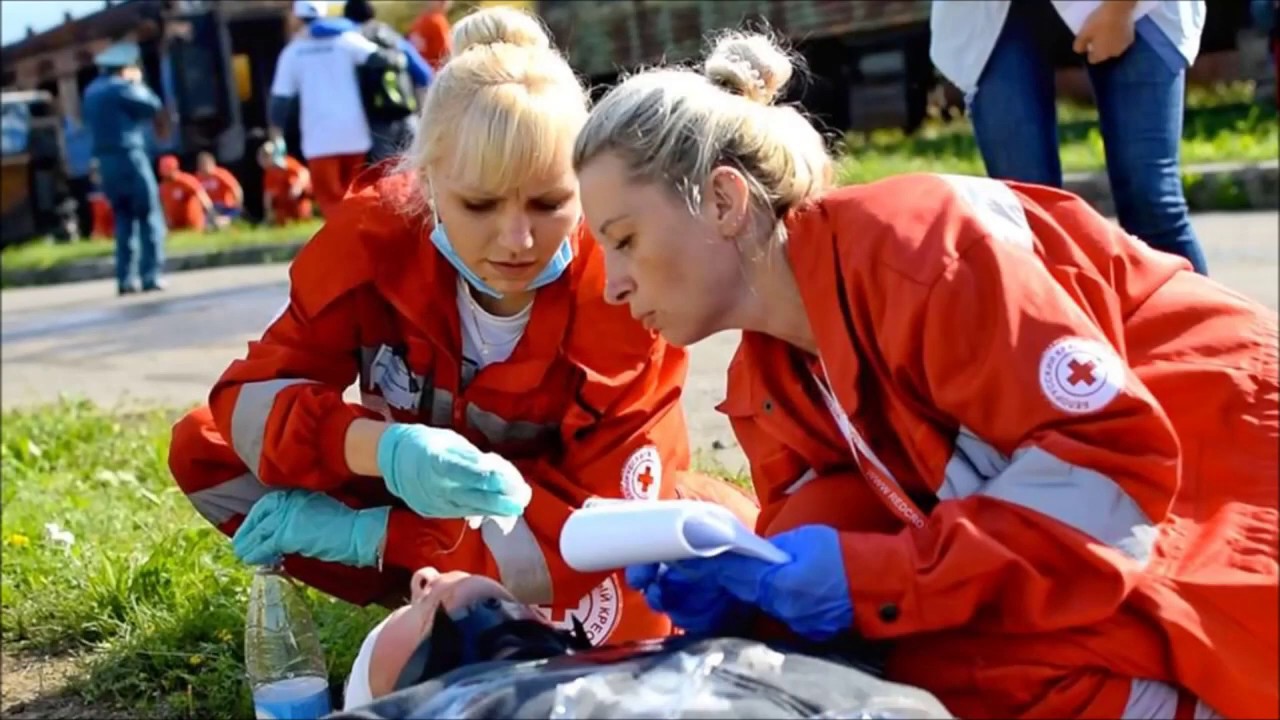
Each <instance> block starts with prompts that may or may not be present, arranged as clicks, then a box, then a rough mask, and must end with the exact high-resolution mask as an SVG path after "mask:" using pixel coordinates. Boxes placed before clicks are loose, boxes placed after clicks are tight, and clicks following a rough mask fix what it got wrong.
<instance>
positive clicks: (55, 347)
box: [0, 212, 1280, 469]
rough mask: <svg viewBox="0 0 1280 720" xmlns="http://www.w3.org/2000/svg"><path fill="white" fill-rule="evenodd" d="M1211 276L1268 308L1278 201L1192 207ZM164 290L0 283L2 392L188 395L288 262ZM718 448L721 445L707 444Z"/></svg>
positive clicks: (714, 392) (234, 349) (709, 382)
mask: <svg viewBox="0 0 1280 720" xmlns="http://www.w3.org/2000/svg"><path fill="white" fill-rule="evenodd" d="M1194 223H1195V227H1196V231H1197V232H1198V233H1199V236H1200V238H1201V241H1202V242H1203V243H1204V244H1205V249H1206V251H1207V253H1208V257H1209V266H1210V272H1211V273H1212V275H1213V277H1214V278H1216V279H1217V280H1219V281H1220V282H1223V283H1225V284H1226V285H1228V286H1230V287H1232V288H1234V289H1236V290H1238V291H1240V292H1243V293H1245V294H1247V295H1250V296H1252V297H1254V298H1257V299H1258V300H1260V301H1262V302H1263V303H1265V304H1267V305H1268V306H1270V307H1271V308H1272V309H1276V307H1277V302H1278V300H1280V280H1278V278H1280V258H1278V255H1280V225H1278V219H1277V216H1276V214H1275V213H1270V212H1256V213H1209V214H1203V215H1197V216H1195V217H1194ZM170 282H171V289H170V290H169V291H168V292H167V293H164V294H162V295H142V296H133V297H128V298H124V299H119V298H116V297H115V294H114V282H113V281H110V280H102V281H92V282H85V283H76V284H71V285H57V286H50V287H40V288H25V289H16V290H5V291H3V293H0V400H2V401H3V407H4V408H5V409H6V410H7V409H10V408H14V407H18V406H23V405H30V404H34V403H41V402H46V401H49V400H52V399H55V398H57V397H58V395H59V394H61V393H66V394H69V395H78V396H84V397H88V398H90V399H92V400H94V401H96V402H98V403H101V404H104V405H107V406H116V407H122V406H123V407H127V406H129V405H133V404H157V403H158V404H164V405H172V406H190V405H194V404H195V403H198V402H200V401H201V400H202V399H203V398H204V397H205V395H206V393H207V392H208V389H209V387H210V385H211V384H212V383H213V381H214V380H215V379H216V378H217V377H218V375H219V374H220V373H221V372H222V370H223V368H225V367H226V365H227V364H228V363H229V362H230V361H231V360H232V359H234V358H235V357H237V356H239V355H241V354H243V353H244V351H245V348H246V343H247V342H248V341H250V340H251V339H254V338H256V337H257V336H258V335H259V334H260V333H261V331H262V329H263V327H264V326H265V325H266V323H267V322H268V321H269V320H270V319H271V317H272V316H273V315H274V314H275V312H276V311H277V310H278V309H279V308H280V306H281V305H282V303H283V302H284V300H285V298H286V296H287V292H288V278H287V275H286V266H285V265H265V266H251V267H233V268H219V269H213V270H203V271H194V272H185V273H179V274H175V275H173V276H171V277H170ZM736 343H737V333H722V334H720V335H718V336H715V337H712V338H709V339H707V340H705V341H703V342H701V343H698V344H697V345H696V346H694V347H693V348H692V368H691V371H690V378H689V382H688V384H687V386H686V398H687V399H686V412H687V414H688V417H689V425H690V432H691V435H692V438H693V440H694V443H695V447H696V448H698V449H699V450H700V451H702V452H703V453H704V454H706V455H709V456H711V457H714V458H715V459H717V460H719V461H720V462H722V463H723V464H725V465H726V466H727V467H728V468H730V469H737V468H739V467H741V463H742V459H741V458H742V456H741V453H740V451H739V450H738V448H737V445H736V443H735V442H734V440H733V434H732V432H731V431H730V430H729V426H728V423H727V422H726V421H725V419H724V418H723V417H722V416H721V415H719V413H717V412H715V405H716V403H718V402H719V401H720V400H721V399H722V398H723V396H724V368H725V365H726V364H727V362H728V360H729V358H730V356H731V355H732V353H733V349H734V347H735V345H736ZM713 448H719V449H713Z"/></svg>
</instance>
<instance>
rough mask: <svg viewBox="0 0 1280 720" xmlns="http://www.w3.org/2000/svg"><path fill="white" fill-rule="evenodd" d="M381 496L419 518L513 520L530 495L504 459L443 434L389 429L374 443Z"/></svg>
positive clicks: (425, 429)
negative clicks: (505, 517)
mask: <svg viewBox="0 0 1280 720" xmlns="http://www.w3.org/2000/svg"><path fill="white" fill-rule="evenodd" d="M378 470H379V471H381V472H382V477H383V480H385V481H386V484H387V490H389V491H391V493H392V494H394V495H395V496H396V497H398V498H400V499H401V500H404V502H405V504H406V505H408V506H409V508H410V509H412V510H413V511H414V512H416V513H418V514H419V515H421V516H423V517H439V518H460V517H471V516H476V515H508V516H514V515H519V514H520V513H522V512H524V508H525V506H526V505H528V504H529V500H530V499H532V497H533V491H532V489H531V488H530V487H529V484H528V483H526V482H525V481H524V478H523V477H522V476H521V475H520V471H519V470H517V469H516V466H515V465H512V464H511V463H510V462H509V461H508V460H507V459H506V458H504V457H502V456H501V455H496V454H494V453H485V452H480V450H479V448H477V447H476V446H475V445H472V444H471V442H470V441H469V440H467V439H466V438H464V437H462V436H461V435H459V434H458V433H456V432H454V431H452V430H448V429H445V428H436V427H429V426H427V425H409V424H394V425H392V426H391V427H388V428H387V429H386V430H385V431H383V433H382V437H381V439H379V440H378Z"/></svg>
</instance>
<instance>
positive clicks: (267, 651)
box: [244, 567, 331, 719]
mask: <svg viewBox="0 0 1280 720" xmlns="http://www.w3.org/2000/svg"><path fill="white" fill-rule="evenodd" d="M244 660H245V666H246V669H247V671H248V675H249V686H250V687H251V688H252V689H253V707H254V712H255V714H256V716H257V717H259V718H271V719H274V718H281V719H283V718H308V719H311V718H318V717H320V716H321V715H326V714H328V713H329V712H330V710H331V707H330V704H329V673H328V672H327V671H326V670H325V662H324V650H323V649H322V648H321V647H320V638H319V635H318V634H317V633H316V626H315V622H314V621H313V620H312V619H311V612H310V611H309V610H307V606H306V603H305V602H304V599H303V597H302V593H300V592H298V589H297V588H295V587H294V586H293V584H292V583H291V582H290V581H289V579H288V578H287V577H286V576H285V575H284V572H283V571H282V570H281V569H280V568H273V567H263V568H260V569H259V570H258V572H257V573H256V574H255V575H254V576H253V585H252V586H251V587H250V589H249V611H248V615H247V617H246V618H245V628H244Z"/></svg>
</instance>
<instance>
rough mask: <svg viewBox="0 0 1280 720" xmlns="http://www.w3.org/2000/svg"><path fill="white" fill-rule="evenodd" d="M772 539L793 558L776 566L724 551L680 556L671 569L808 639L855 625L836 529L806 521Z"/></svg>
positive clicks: (833, 634) (826, 637)
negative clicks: (741, 603)
mask: <svg viewBox="0 0 1280 720" xmlns="http://www.w3.org/2000/svg"><path fill="white" fill-rule="evenodd" d="M769 542H771V543H773V544H774V545H775V546H777V547H778V548H779V549H781V550H782V551H784V552H786V553H787V554H788V555H790V556H791V561H790V562H785V563H780V564H776V565H775V564H773V563H768V562H765V561H764V560H757V559H755V558H753V557H747V556H746V555H740V554H738V553H733V552H726V553H722V554H720V555H717V556H716V557H711V558H697V559H694V560H681V561H680V562H678V563H673V564H672V565H671V569H670V570H669V571H668V573H669V572H671V571H672V570H678V571H679V572H680V573H681V574H682V575H683V576H685V577H687V578H690V579H691V581H692V582H694V583H696V587H698V588H699V589H700V591H702V590H701V588H705V587H707V586H708V585H711V586H714V587H718V588H722V589H723V591H727V592H728V593H729V594H730V595H732V596H733V597H735V598H737V599H738V600H740V601H742V602H744V603H747V604H748V605H752V606H754V607H758V608H760V610H762V611H764V612H765V613H766V614H768V615H771V616H773V617H775V618H777V619H778V620H781V621H782V622H784V623H786V624H787V626H788V627H790V628H791V630H792V631H793V632H795V633H796V634H798V635H800V636H801V637H804V638H806V639H808V640H814V641H821V640H828V639H830V638H831V637H833V636H835V635H836V634H838V633H840V632H842V631H845V630H848V629H850V628H851V627H853V602H852V601H851V600H850V598H849V581H848V579H847V577H846V575H845V572H844V556H843V555H842V553H841V552H840V536H839V534H838V533H837V532H836V531H835V529H834V528H831V527H829V526H826V525H805V526H803V527H798V528H796V529H794V530H788V531H787V532H784V533H781V534H779V535H775V536H774V537H771V538H769ZM708 581H710V583H708ZM704 592H709V594H711V593H714V592H715V591H714V590H711V591H704Z"/></svg>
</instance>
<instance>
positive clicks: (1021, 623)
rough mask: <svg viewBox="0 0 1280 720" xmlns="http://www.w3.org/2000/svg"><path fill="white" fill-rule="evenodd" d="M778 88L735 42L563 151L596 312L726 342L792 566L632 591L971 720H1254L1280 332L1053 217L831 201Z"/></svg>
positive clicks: (726, 566) (938, 185) (627, 88)
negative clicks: (594, 245)
mask: <svg viewBox="0 0 1280 720" xmlns="http://www.w3.org/2000/svg"><path fill="white" fill-rule="evenodd" d="M791 72H792V70H791V65H790V62H789V60H788V58H787V55H786V54H785V53H783V52H782V51H781V50H779V49H778V48H777V47H776V46H775V45H774V44H773V43H772V42H771V41H770V40H769V39H768V38H765V37H762V36H759V35H749V34H741V33H732V34H729V35H727V36H725V37H724V38H722V39H721V40H720V41H719V42H718V43H717V44H716V46H715V49H714V51H713V52H712V53H711V55H710V57H708V58H707V60H706V61H705V63H704V66H703V68H702V72H697V71H694V70H691V69H682V68H668V69H656V70H651V71H647V72H642V73H640V74H637V75H635V76H633V77H630V78H627V79H626V80H624V81H623V82H622V83H620V84H619V85H618V86H617V87H615V88H613V89H612V90H611V91H610V92H609V93H608V94H607V95H605V97H604V98H603V99H601V100H600V102H599V103H598V104H597V105H596V107H595V108H594V109H593V110H592V112H591V117H590V118H589V119H588V120H587V123H586V125H585V126H584V127H583V129H582V131H581V132H580V133H579V135H578V140H577V146H576V148H575V151H574V165H575V167H576V168H577V170H578V174H579V178H580V179H581V182H582V188H583V190H582V198H583V209H584V212H585V214H586V217H587V220H588V223H589V225H590V227H591V229H592V231H593V232H594V233H595V236H596V237H597V238H598V239H599V240H600V242H601V245H602V246H603V248H604V254H605V265H606V267H607V269H608V280H607V283H606V289H605V292H606V293H607V295H608V299H609V301H610V302H614V303H618V304H625V305H627V306H628V307H629V308H630V311H631V314H632V316H633V317H634V318H636V320H638V321H639V322H641V323H642V324H643V325H644V326H645V327H646V328H649V329H653V330H656V331H658V332H659V333H661V334H662V335H663V336H664V337H665V338H666V339H667V340H668V341H669V342H671V343H672V344H673V345H676V346H683V345H688V344H690V343H693V342H697V341H698V340H701V339H703V338H705V337H707V336H708V335H711V334H713V333H716V332H719V331H722V330H742V331H743V333H742V341H741V345H740V346H739V348H738V352H737V354H736V356H735V357H734V359H733V361H732V363H731V365H730V368H729V371H728V381H727V386H728V393H727V395H728V396H727V398H726V400H725V401H724V403H723V405H722V406H721V408H720V409H721V410H722V411H723V412H725V413H726V414H727V415H728V416H729V417H730V419H731V421H732V423H733V426H734V430H735V432H736V434H737V437H738V440H739V442H740V444H741V445H742V448H743V450H744V451H745V452H746V454H747V457H748V459H749V461H750V463H751V473H752V480H753V482H754V485H755V489H756V493H757V496H758V497H759V498H760V504H761V513H760V520H759V524H758V529H759V530H760V531H761V532H762V534H764V535H765V536H767V537H769V538H770V539H771V541H772V542H773V543H774V544H776V545H777V546H778V547H779V548H781V549H782V550H784V551H785V552H786V553H787V554H788V555H789V556H790V560H789V561H788V562H784V563H781V564H768V563H766V562H764V561H761V560H757V559H754V558H749V557H745V556H742V555H736V554H725V555H721V556H719V557H716V558H708V559H697V560H690V561H684V562H680V563H674V564H671V565H668V566H664V567H657V566H638V567H633V568H630V569H629V570H628V582H629V583H630V584H632V585H633V586H634V587H636V588H637V589H640V590H643V591H644V593H645V596H646V599H647V600H648V602H649V603H650V605H651V606H652V607H654V608H655V609H658V610H662V611H663V612H667V613H668V614H669V615H670V616H671V617H672V618H673V619H674V621H675V622H676V624H677V625H679V626H681V627H684V628H685V629H686V630H688V631H690V632H695V633H708V632H710V633H724V632H743V631H747V630H750V627H749V626H750V624H751V623H753V622H756V621H760V620H766V619H767V620H768V623H766V626H769V625H772V626H774V627H775V628H776V626H777V625H778V624H781V625H783V626H785V627H786V628H787V629H788V630H789V631H790V632H791V633H794V634H798V635H800V636H803V637H805V638H808V639H810V640H818V641H831V640H836V641H838V640H839V639H840V638H841V637H847V636H848V635H857V636H860V637H861V638H864V639H867V640H871V641H884V642H885V643H886V645H887V647H888V648H889V656H888V664H887V672H888V675H889V678H890V679H892V680H895V681H897V682H903V683H909V684H913V685H917V686H920V687H922V688H924V689H927V690H929V691H930V692H932V693H934V694H935V695H936V696H938V697H939V699H941V700H942V701H943V702H944V703H945V704H947V705H948V707H949V708H950V710H951V711H952V712H955V713H957V714H959V715H960V716H962V717H1112V718H1114V717H1143V718H1157V717H1175V716H1177V717H1193V716H1194V717H1213V716H1216V714H1217V713H1221V714H1222V715H1226V716H1230V717H1261V716H1265V715H1267V714H1270V713H1274V712H1275V708H1276V707H1277V703H1278V702H1280V695H1278V693H1277V670H1278V669H1280V668H1277V662H1276V661H1277V654H1278V653H1277V645H1276V635H1277V614H1278V613H1277V610H1278V608H1277V576H1278V575H1280V572H1278V570H1277V549H1276V538H1277V530H1276V528H1277V498H1276V494H1277V482H1276V477H1277V473H1278V470H1280V462H1278V459H1277V440H1278V439H1280V428H1278V422H1280V407H1278V402H1277V401H1278V399H1280V392H1278V389H1277V388H1278V382H1277V368H1278V363H1277V330H1276V325H1277V323H1276V315H1275V313H1274V312H1272V311H1270V310H1268V309H1266V308H1264V307H1262V306H1260V305H1259V304H1257V303H1255V302H1253V301H1251V300H1249V299H1246V298H1244V297H1241V296H1240V295H1238V294H1236V293H1234V292H1232V291H1230V290H1228V289H1227V288H1225V287H1223V286H1221V285H1219V284H1217V283H1216V282H1214V281H1212V280H1210V279H1207V278H1205V277H1203V276H1200V275H1197V274H1196V273H1194V272H1193V271H1192V268H1191V266H1190V264H1189V263H1187V261H1186V260H1183V259H1181V258H1179V257H1176V256H1172V255H1168V254H1164V253H1160V252H1157V251H1154V250H1151V249H1150V248H1148V247H1147V246H1146V245H1145V244H1144V243H1143V242H1141V241H1140V240H1137V239H1135V238H1134V237H1132V236H1130V235H1128V234H1126V233H1125V232H1123V231H1122V230H1121V229H1120V228H1119V227H1117V226H1116V225H1115V224H1113V223H1112V222H1110V221H1108V220H1107V219H1106V218H1104V217H1102V216H1101V215H1099V214H1098V213H1096V212H1095V211H1094V210H1093V209H1091V208H1090V207H1089V206H1088V205H1087V204H1086V203H1085V202H1083V201H1082V200H1080V199H1079V198H1077V197H1075V196H1073V195H1070V194H1068V193H1066V192H1063V191H1061V190H1056V189H1052V188H1046V187H1039V186H1034V185H1026V184H1019V183H1014V182H1000V181H996V180H990V179H987V178H978V177H962V176H949V175H940V174H927V173H920V174H911V175H903V176H899V177H892V178H888V179H885V180H881V181H879V182H873V183H868V184H865V185H861V186H855V187H846V188H840V189H833V188H831V187H830V178H831V172H830V171H831V163H830V159H829V158H828V157H827V155H826V153H825V152H824V150H823V146H822V142H821V139H820V138H819V136H818V134H817V132H816V131H815V130H814V129H813V127H812V126H811V125H809V123H807V122H806V121H805V120H804V118H803V116H801V115H800V114H799V113H798V112H797V111H796V110H795V109H794V108H790V107H779V106H774V105H772V104H771V103H772V102H773V101H774V99H775V98H776V97H777V96H778V93H779V92H780V90H781V89H782V87H783V85H784V84H785V83H786V82H787V80H788V79H789V77H790V75H791ZM744 626H745V627H744ZM755 631H756V632H760V631H761V629H760V627H756V628H755Z"/></svg>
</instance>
